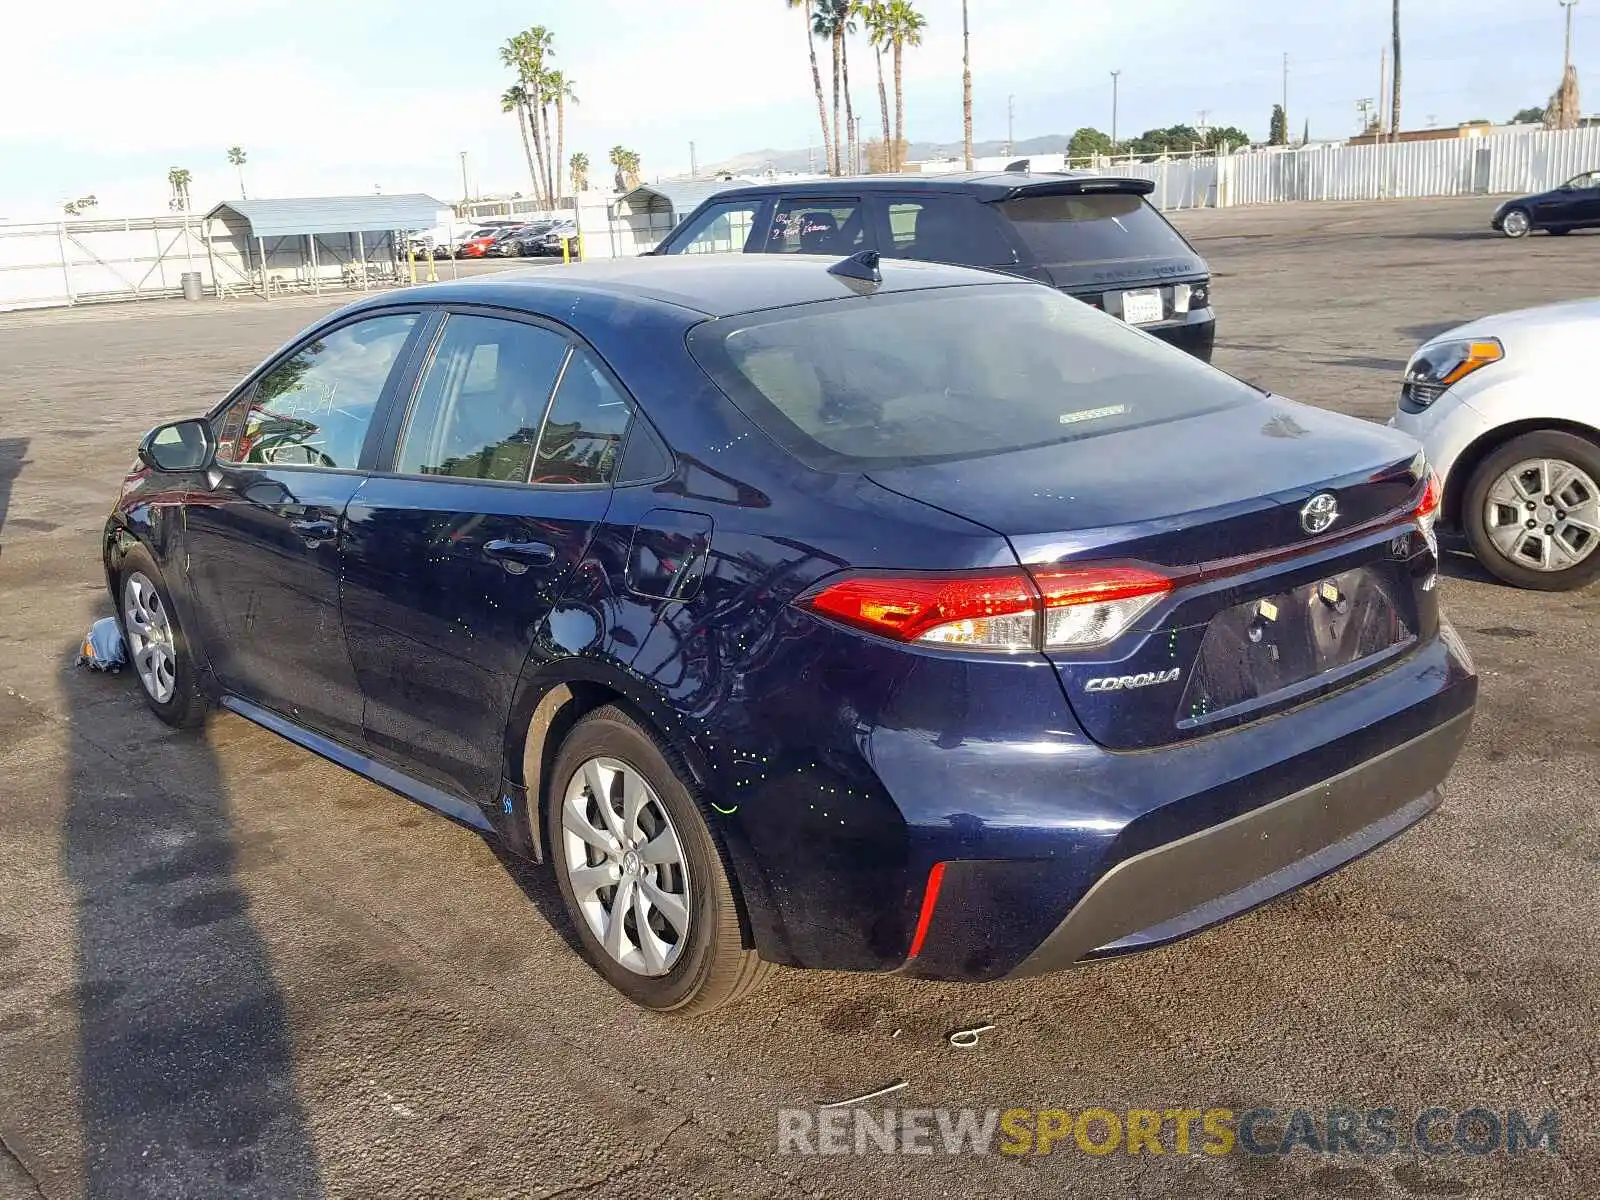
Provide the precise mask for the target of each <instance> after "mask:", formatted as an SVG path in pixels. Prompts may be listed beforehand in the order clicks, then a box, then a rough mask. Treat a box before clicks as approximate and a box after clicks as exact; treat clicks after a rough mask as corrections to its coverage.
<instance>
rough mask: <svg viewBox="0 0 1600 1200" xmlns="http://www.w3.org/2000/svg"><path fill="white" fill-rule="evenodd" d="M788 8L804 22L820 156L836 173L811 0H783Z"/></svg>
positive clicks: (830, 170) (832, 171)
mask: <svg viewBox="0 0 1600 1200" xmlns="http://www.w3.org/2000/svg"><path fill="white" fill-rule="evenodd" d="M784 3H785V4H787V5H788V6H789V7H790V8H798V9H799V10H800V15H801V17H802V18H803V19H804V20H805V23H806V49H807V50H809V51H810V52H811V86H812V88H813V89H814V90H815V91H816V93H817V121H818V122H819V123H820V124H821V125H822V156H823V157H824V158H827V159H828V170H829V172H831V173H833V174H837V173H838V167H837V165H836V164H835V163H834V161H833V159H832V158H831V157H829V149H828V146H829V142H830V137H829V134H828V106H827V103H826V102H825V101H824V100H823V98H822V72H821V71H819V70H817V35H816V29H815V27H814V25H813V20H814V18H815V16H816V13H815V11H814V6H813V4H812V0H784Z"/></svg>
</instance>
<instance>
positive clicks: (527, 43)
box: [500, 25, 555, 207]
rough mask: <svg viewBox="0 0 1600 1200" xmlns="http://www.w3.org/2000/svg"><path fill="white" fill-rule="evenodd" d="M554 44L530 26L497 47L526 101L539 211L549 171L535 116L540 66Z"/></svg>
mask: <svg viewBox="0 0 1600 1200" xmlns="http://www.w3.org/2000/svg"><path fill="white" fill-rule="evenodd" d="M554 43H555V35H554V34H552V33H551V32H550V31H549V30H548V29H546V28H545V27H544V26H543V25H534V26H532V27H530V28H528V29H524V30H523V31H522V32H521V33H519V34H517V35H516V36H514V37H511V38H508V39H507V40H506V42H505V44H504V45H502V46H501V47H500V61H501V62H502V63H503V64H504V65H506V66H508V67H510V68H511V69H512V70H514V71H515V72H516V73H517V82H518V83H519V84H521V85H522V91H523V95H524V96H525V97H526V99H525V100H524V101H523V108H524V112H525V114H526V116H527V120H528V130H529V132H530V133H531V134H532V136H533V152H534V157H535V160H536V161H537V162H538V164H539V168H540V169H539V170H538V171H536V172H535V173H534V177H533V187H534V193H535V198H536V199H537V200H538V201H539V202H540V207H549V205H548V203H547V201H548V198H549V196H550V167H549V161H548V159H547V158H546V156H545V142H546V140H547V138H546V134H547V132H548V131H547V130H546V129H545V128H544V127H543V126H542V125H541V124H540V123H539V114H540V111H541V107H542V100H543V81H544V75H545V69H544V62H545V59H546V58H549V57H553V56H554V55H555V49H554Z"/></svg>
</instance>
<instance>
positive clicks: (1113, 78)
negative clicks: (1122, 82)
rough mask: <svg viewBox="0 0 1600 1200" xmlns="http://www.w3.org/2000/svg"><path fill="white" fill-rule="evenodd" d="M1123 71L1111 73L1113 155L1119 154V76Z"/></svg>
mask: <svg viewBox="0 0 1600 1200" xmlns="http://www.w3.org/2000/svg"><path fill="white" fill-rule="evenodd" d="M1121 74H1122V72H1121V70H1116V71H1113V72H1111V153H1113V154H1115V153H1116V152H1117V76H1118V75H1121Z"/></svg>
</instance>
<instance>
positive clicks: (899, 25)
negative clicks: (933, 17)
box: [888, 0, 928, 170]
mask: <svg viewBox="0 0 1600 1200" xmlns="http://www.w3.org/2000/svg"><path fill="white" fill-rule="evenodd" d="M888 6H889V45H890V47H891V48H892V49H893V50H894V155H893V157H892V158H891V159H890V162H891V163H892V169H894V170H899V169H900V168H901V167H903V166H905V165H906V164H905V162H904V160H903V158H902V156H903V155H904V154H905V140H906V109H905V91H904V89H903V88H902V87H901V86H900V61H901V56H902V54H903V53H904V51H905V48H906V47H907V46H920V45H922V31H923V29H925V28H926V27H927V24H928V20H927V18H926V17H924V16H923V15H922V14H921V13H919V12H918V11H917V10H916V9H915V8H913V7H912V6H911V3H910V0H888Z"/></svg>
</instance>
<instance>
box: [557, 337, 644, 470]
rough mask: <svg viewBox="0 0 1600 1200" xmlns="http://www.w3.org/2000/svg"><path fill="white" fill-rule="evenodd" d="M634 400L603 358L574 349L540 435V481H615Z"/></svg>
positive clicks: (562, 374)
mask: <svg viewBox="0 0 1600 1200" xmlns="http://www.w3.org/2000/svg"><path fill="white" fill-rule="evenodd" d="M632 416H633V406H632V405H631V404H630V403H629V402H628V400H627V397H625V396H624V395H623V394H622V393H621V392H619V391H618V390H617V388H616V386H615V385H614V384H613V383H612V382H611V379H610V377H609V376H608V375H607V374H606V373H605V372H604V371H603V370H602V369H601V367H600V364H599V363H598V362H596V361H595V359H594V357H593V356H592V355H590V354H589V353H588V352H587V351H585V350H574V351H573V352H572V359H571V361H569V362H568V363H567V369H566V370H565V371H563V372H562V373H561V383H560V385H559V386H558V387H557V388H556V396H555V400H554V401H553V402H552V403H551V405H550V415H549V416H548V417H546V418H545V423H544V432H543V433H542V434H541V435H540V437H539V453H538V457H537V460H536V461H535V462H534V464H533V482H534V483H552V484H575V483H576V484H595V483H610V482H611V480H612V479H613V478H614V477H615V475H616V470H617V458H618V457H619V455H620V454H621V453H622V443H623V439H624V437H625V436H626V434H627V432H628V421H629V420H630V419H631V418H632Z"/></svg>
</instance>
